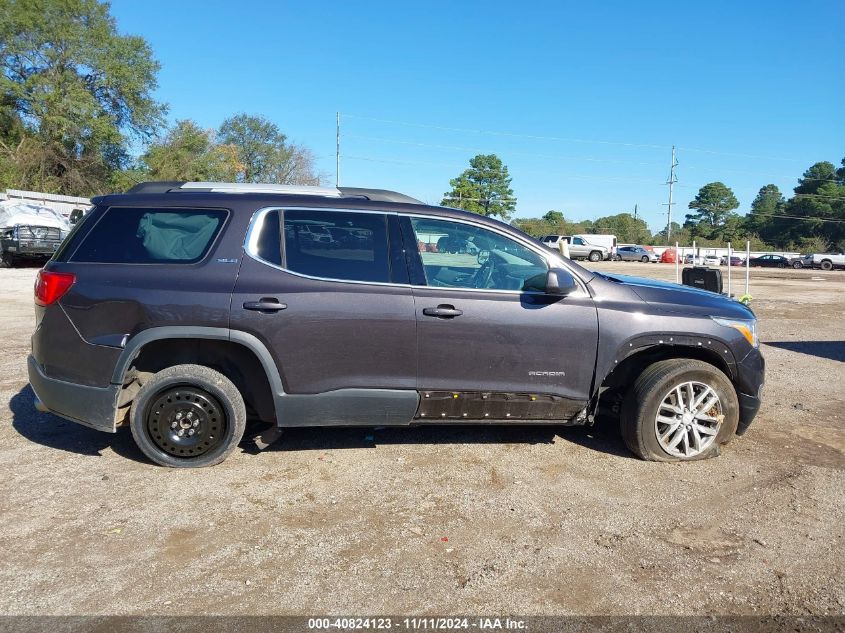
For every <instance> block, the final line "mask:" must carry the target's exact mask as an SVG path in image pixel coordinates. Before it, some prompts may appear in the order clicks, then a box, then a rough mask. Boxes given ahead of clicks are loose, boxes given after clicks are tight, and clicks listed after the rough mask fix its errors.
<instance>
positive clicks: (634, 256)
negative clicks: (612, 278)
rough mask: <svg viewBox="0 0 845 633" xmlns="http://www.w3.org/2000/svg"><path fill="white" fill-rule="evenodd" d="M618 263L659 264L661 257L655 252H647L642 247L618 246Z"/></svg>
mask: <svg viewBox="0 0 845 633" xmlns="http://www.w3.org/2000/svg"><path fill="white" fill-rule="evenodd" d="M615 259H616V261H625V262H659V261H660V257H658V255H657V253H655V252H654V251H647V250H646V249H645V248H644V247H642V246H618V247H617V248H616V257H615Z"/></svg>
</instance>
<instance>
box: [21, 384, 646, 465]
mask: <svg viewBox="0 0 845 633" xmlns="http://www.w3.org/2000/svg"><path fill="white" fill-rule="evenodd" d="M34 401H35V394H34V393H33V391H32V387H30V386H29V385H26V387H24V388H23V389H21V390H20V391H19V392H18V393H17V394H15V395H14V396H13V397H12V399H11V400H10V401H9V409H10V410H11V412H12V426H13V428H14V429H15V430H16V431H17V432H18V433H20V434H21V435H22V436H23V437H25V438H26V439H28V440H29V441H31V442H35V443H36V444H41V445H42V446H46V447H48V448H52V449H56V450H61V451H67V452H70V453H77V454H78V455H86V456H89V457H101V456H102V451H103V450H105V449H108V448H111V449H112V450H113V451H114V452H115V453H117V454H118V455H121V456H123V457H126V458H129V459H133V460H135V461H140V462H144V463H148V460H147V459H146V457H144V455H143V454H142V453H141V451H140V450H139V449H138V448H137V446H136V445H135V442H134V440H133V439H132V435H131V433H130V432H129V429H128V428H125V427H123V428H120V429H118V432H117V433H105V432H102V431H95V430H94V429H89V428H87V427H85V426H82V425H80V424H76V423H75V422H70V421H69V420H64V419H62V418H60V417H58V416H55V415H52V414H49V413H41V412H39V411H36V410H35V406H34ZM262 428H266V425H264V424H262V423H259V422H251V423H249V424H248V425H247V429H246V433H245V435H244V440H243V441H242V442H241V449H242V450H243V451H244V452H246V453H253V454H254V453H258V452H259V450H258V449H257V448H256V446H255V443H254V442H253V438H254V436H255V435H256V434H258V433H259V432H260V431H261V429H262ZM558 438H559V439H562V440H563V441H566V442H571V443H573V444H577V445H579V446H583V447H584V448H588V449H590V450H594V451H598V452H601V453H607V454H610V455H616V456H619V457H625V458H631V457H632V455H631V454H630V452H628V450H627V448H626V447H625V445H624V444H623V442H622V439H621V437H620V436H619V432H618V429H617V428H616V427H615V426H614V425H613V424H611V423H610V422H609V421H608V422H601V423H599V424H597V425H596V426H594V427H566V426H560V425H525V426H521V425H510V426H484V425H458V426H419V427H375V428H369V427H352V428H337V427H334V428H332V427H309V428H291V429H285V432H284V434H283V435H282V437H281V439H279V440H278V441H277V442H275V443H274V444H272V445H271V446H270V447H269V448H268V449H266V450H267V452H272V451H325V450H342V449H351V448H376V447H378V446H379V445H391V444H420V445H421V444H442V445H446V444H553V443H554V442H555V441H556V440H557V439H558Z"/></svg>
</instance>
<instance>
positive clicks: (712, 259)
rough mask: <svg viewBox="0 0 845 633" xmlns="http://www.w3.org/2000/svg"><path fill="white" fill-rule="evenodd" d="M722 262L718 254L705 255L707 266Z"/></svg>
mask: <svg viewBox="0 0 845 633" xmlns="http://www.w3.org/2000/svg"><path fill="white" fill-rule="evenodd" d="M720 263H721V262H719V256H718V255H705V256H704V265H705V266H718V265H719V264H720Z"/></svg>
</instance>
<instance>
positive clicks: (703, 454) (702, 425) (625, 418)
mask: <svg viewBox="0 0 845 633" xmlns="http://www.w3.org/2000/svg"><path fill="white" fill-rule="evenodd" d="M620 421H621V426H622V437H623V439H624V440H625V444H627V445H628V448H629V449H631V451H632V452H634V453H635V454H636V455H637V456H639V457H641V458H642V459H646V460H652V461H667V462H668V461H689V460H693V459H704V458H707V457H714V456H716V455H718V454H719V445H720V444H726V443H728V442H729V441H730V440H731V439H732V438H733V436H734V434H735V433H736V427H737V423H738V422H739V402H738V400H737V396H736V391H735V390H734V387H733V385H732V384H731V382H730V380H728V377H727V376H725V374H724V373H723V372H721V371H720V370H719V369H717V368H716V367H714V366H713V365H710V364H709V363H705V362H703V361H700V360H692V359H670V360H664V361H660V362H657V363H654V364H653V365H649V367H648V368H646V370H645V371H644V372H643V373H642V374H640V376H639V377H638V378H637V380H636V381H635V382H634V385H633V386H632V387H631V389H630V391H629V392H628V394H627V395H626V397H625V402H624V403H623V406H622V415H621V420H620Z"/></svg>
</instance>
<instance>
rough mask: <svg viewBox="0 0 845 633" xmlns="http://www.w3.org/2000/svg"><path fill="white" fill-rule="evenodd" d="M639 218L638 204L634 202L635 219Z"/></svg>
mask: <svg viewBox="0 0 845 633" xmlns="http://www.w3.org/2000/svg"><path fill="white" fill-rule="evenodd" d="M636 219H637V205H636V204H634V220H636Z"/></svg>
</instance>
